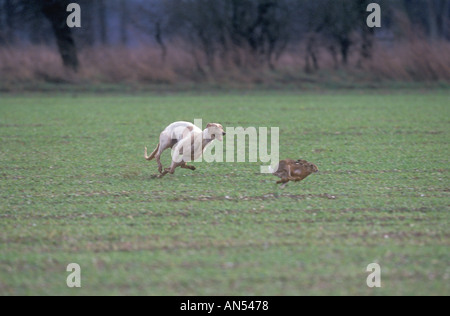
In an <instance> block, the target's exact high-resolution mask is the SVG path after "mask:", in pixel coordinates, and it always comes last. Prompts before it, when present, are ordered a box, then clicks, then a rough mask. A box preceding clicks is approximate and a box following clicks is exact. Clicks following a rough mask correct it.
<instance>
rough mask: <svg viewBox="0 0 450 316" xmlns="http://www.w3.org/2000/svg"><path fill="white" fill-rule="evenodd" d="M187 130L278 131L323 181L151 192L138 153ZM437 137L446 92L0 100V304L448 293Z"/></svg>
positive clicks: (210, 175) (202, 185)
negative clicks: (75, 283) (37, 299)
mask: <svg viewBox="0 0 450 316" xmlns="http://www.w3.org/2000/svg"><path fill="white" fill-rule="evenodd" d="M195 118H202V119H203V122H204V124H205V125H206V123H208V122H218V123H222V124H223V125H224V126H233V127H237V126H244V127H249V126H255V127H260V126H263V127H265V126H267V127H271V126H274V127H280V140H281V144H280V153H281V158H282V159H284V158H304V159H307V160H309V161H311V162H314V163H316V164H317V165H318V167H319V168H320V171H321V172H320V173H318V174H314V175H312V176H310V177H309V178H307V179H306V180H305V181H303V182H301V183H297V184H290V185H289V186H288V187H287V188H286V189H284V190H281V189H279V188H277V186H276V185H275V182H276V181H277V178H275V177H273V176H270V175H263V174H260V173H259V167H260V165H261V164H260V163H212V164H208V163H195V165H196V167H198V169H197V171H195V172H192V171H189V170H177V173H176V174H175V175H173V176H172V175H168V176H167V177H166V178H164V179H162V180H159V179H153V178H152V175H154V174H155V173H156V172H157V166H156V163H155V162H154V161H153V162H151V163H149V162H147V161H145V160H144V159H143V149H144V146H148V147H149V148H151V149H153V148H154V146H155V145H156V144H157V140H158V136H159V133H160V132H161V131H162V129H163V128H164V127H165V126H166V125H168V124H169V123H171V122H173V121H177V120H189V121H193V120H194V119H195ZM449 127H450V93H449V92H448V91H444V90H436V91H431V92H411V91H406V92H405V91H396V92H382V91H372V92H370V91H369V92H365V93H363V92H345V93H344V92H334V93H333V92H329V93H325V94H322V95H321V94H319V93H317V94H316V93H313V92H309V93H300V92H298V93H297V92H253V93H249V94H244V93H240V92H230V93H211V94H207V93H200V94H198V95H194V94H190V93H182V94H167V95H163V94H139V95H137V96H132V95H127V94H119V93H117V94H103V95H94V94H83V93H81V94H70V93H67V94H53V95H51V94H29V95H25V96H18V95H8V94H4V95H0V242H1V243H0V295H14V294H25V295H30V294H39V295H40V294H44V295H46V294H51V295H54V294H55V295H97V294H106V295H123V294H126V295H134V294H143V295H305V294H312V295H323V294H332V295H346V294H356V295H420V294H425V295H428V294H430V295H431V294H442V295H444V294H445V295H450V280H449V279H450V251H449V246H450V225H449V223H450V213H449V210H450V207H449V206H450V199H449V197H450V193H449V192H450V185H449V180H450V179H449V171H450V169H449V157H450V150H449V139H450V138H449V137H450V128H449ZM169 160H170V154H169V152H167V153H166V155H165V159H164V162H165V165H167V164H168V162H169ZM72 262H74V263H78V264H80V266H81V268H82V288H81V289H69V288H68V287H67V286H66V278H67V276H68V273H67V272H66V266H67V265H68V264H69V263H72ZM373 262H377V263H379V264H380V265H381V268H382V288H380V289H370V288H368V287H367V285H366V278H367V276H368V274H369V273H367V272H366V267H367V265H368V264H370V263H373Z"/></svg>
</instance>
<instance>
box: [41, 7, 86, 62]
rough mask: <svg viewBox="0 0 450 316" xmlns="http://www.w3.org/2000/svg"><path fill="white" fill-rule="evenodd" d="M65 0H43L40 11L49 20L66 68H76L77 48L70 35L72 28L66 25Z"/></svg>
mask: <svg viewBox="0 0 450 316" xmlns="http://www.w3.org/2000/svg"><path fill="white" fill-rule="evenodd" d="M67 5H68V2H67V3H66V1H55V0H54V1H45V2H43V3H42V13H43V14H44V16H45V17H46V18H47V19H48V20H49V21H50V23H51V26H52V29H53V33H54V34H55V38H56V43H57V45H58V49H59V53H60V55H61V58H62V61H63V64H64V66H65V67H66V68H69V69H72V70H73V71H77V70H78V66H79V62H78V57H77V49H76V46H75V41H74V39H73V36H72V30H71V29H70V28H69V27H68V26H67V21H66V19H67V16H66V8H67Z"/></svg>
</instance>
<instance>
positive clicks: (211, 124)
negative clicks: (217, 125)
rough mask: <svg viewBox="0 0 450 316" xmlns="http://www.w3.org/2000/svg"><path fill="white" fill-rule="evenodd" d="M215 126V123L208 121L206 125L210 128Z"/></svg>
mask: <svg viewBox="0 0 450 316" xmlns="http://www.w3.org/2000/svg"><path fill="white" fill-rule="evenodd" d="M213 126H214V124H213V123H208V125H206V128H210V127H213Z"/></svg>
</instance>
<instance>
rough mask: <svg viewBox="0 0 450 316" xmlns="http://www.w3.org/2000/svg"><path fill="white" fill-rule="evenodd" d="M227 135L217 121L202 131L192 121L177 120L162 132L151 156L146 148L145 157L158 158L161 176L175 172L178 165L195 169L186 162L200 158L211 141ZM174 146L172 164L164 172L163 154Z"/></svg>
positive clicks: (220, 139)
mask: <svg viewBox="0 0 450 316" xmlns="http://www.w3.org/2000/svg"><path fill="white" fill-rule="evenodd" d="M225 135H226V133H225V132H224V130H223V127H222V125H220V124H217V123H210V124H208V125H207V126H206V129H205V130H204V131H202V130H201V129H200V128H198V127H197V126H195V125H194V124H192V123H189V122H175V123H173V124H171V125H169V126H168V127H167V128H166V129H165V130H164V131H163V132H162V133H161V135H160V137H159V144H158V146H157V147H156V149H155V150H154V151H153V153H152V154H151V155H150V156H148V155H147V147H146V148H145V159H147V160H148V161H151V160H153V159H154V158H156V161H157V162H158V170H159V173H160V174H161V175H160V176H159V177H160V178H162V177H164V176H165V175H166V174H167V173H171V174H173V173H174V172H175V169H176V168H177V167H181V168H183V169H190V170H195V167H193V166H188V165H187V164H186V163H187V162H189V161H194V160H196V159H198V158H200V156H201V155H202V154H203V152H204V150H205V148H206V146H207V145H208V144H209V143H211V142H212V141H213V140H214V139H217V140H219V141H222V140H223V136H225ZM174 146H175V148H174V151H173V152H174V153H173V156H172V165H171V167H170V168H167V169H165V170H164V172H163V165H162V164H161V155H162V153H163V152H164V151H165V150H166V149H167V148H173V147H174Z"/></svg>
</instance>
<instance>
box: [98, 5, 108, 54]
mask: <svg viewBox="0 0 450 316" xmlns="http://www.w3.org/2000/svg"><path fill="white" fill-rule="evenodd" d="M97 11H98V23H99V30H100V42H101V43H102V45H107V44H108V35H107V25H106V24H107V23H106V6H105V0H98V8H97Z"/></svg>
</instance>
